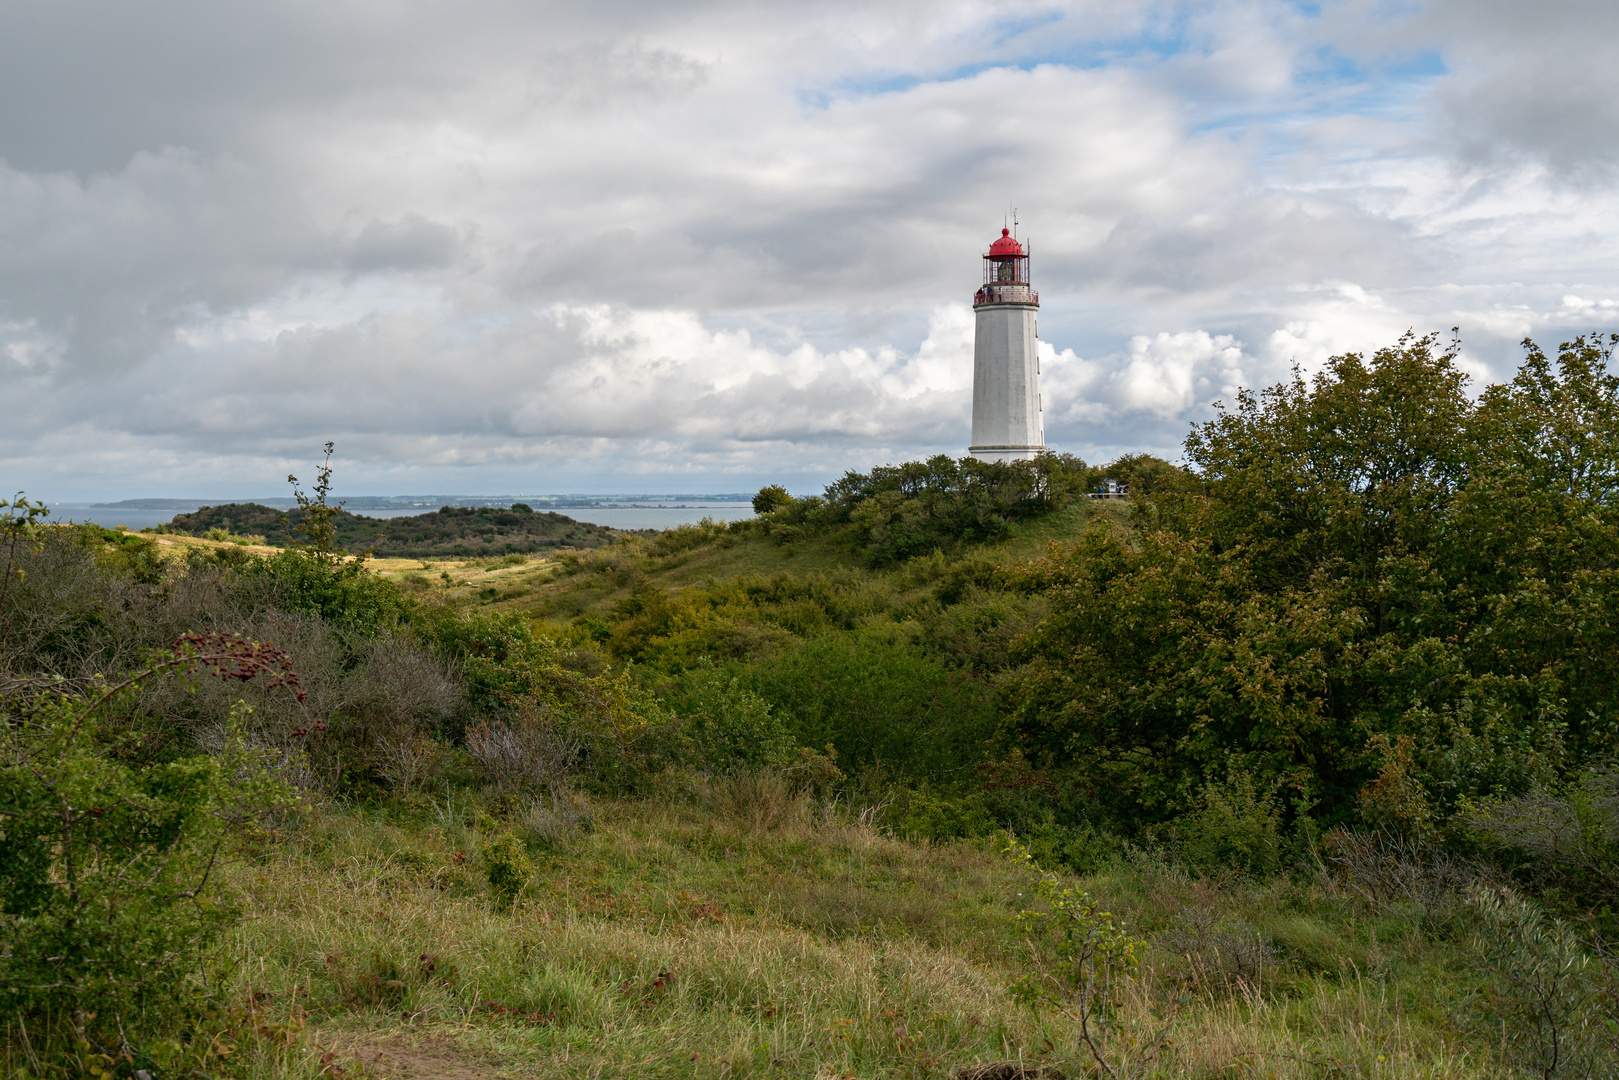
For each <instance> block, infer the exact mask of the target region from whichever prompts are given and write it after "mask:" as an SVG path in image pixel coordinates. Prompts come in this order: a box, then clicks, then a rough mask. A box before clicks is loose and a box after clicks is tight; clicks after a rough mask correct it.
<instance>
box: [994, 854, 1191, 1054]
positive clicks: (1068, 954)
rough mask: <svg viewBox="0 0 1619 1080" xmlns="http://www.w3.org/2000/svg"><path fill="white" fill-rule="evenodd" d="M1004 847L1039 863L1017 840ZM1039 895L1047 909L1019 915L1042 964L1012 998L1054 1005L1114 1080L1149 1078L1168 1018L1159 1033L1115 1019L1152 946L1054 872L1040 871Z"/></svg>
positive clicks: (1016, 987)
mask: <svg viewBox="0 0 1619 1080" xmlns="http://www.w3.org/2000/svg"><path fill="white" fill-rule="evenodd" d="M1006 850H1007V853H1008V854H1010V855H1012V856H1013V857H1014V858H1016V859H1018V860H1020V861H1021V862H1024V863H1026V864H1029V865H1030V866H1031V867H1033V866H1034V860H1033V857H1032V856H1031V855H1030V854H1029V851H1028V849H1027V848H1024V847H1021V846H1019V845H1018V844H1017V843H1015V842H1012V843H1009V844H1008V845H1007V849H1006ZM1035 869H1037V870H1038V867H1035ZM1035 895H1036V896H1037V897H1038V899H1039V900H1040V901H1041V903H1042V904H1043V907H1041V908H1036V909H1031V910H1028V911H1025V912H1023V913H1022V916H1021V918H1022V922H1023V926H1024V931H1025V933H1026V934H1027V935H1028V936H1029V939H1030V951H1031V953H1032V954H1033V957H1034V960H1035V963H1036V965H1037V967H1036V970H1035V972H1033V973H1031V974H1030V975H1028V976H1025V977H1024V978H1023V979H1021V980H1019V982H1017V983H1016V984H1014V986H1013V987H1012V991H1013V994H1014V995H1015V996H1017V997H1018V998H1020V999H1021V1000H1023V1001H1025V1002H1028V1003H1029V1004H1035V1003H1038V1002H1048V1003H1050V1004H1053V1005H1055V1006H1057V1007H1058V1008H1059V1009H1061V1010H1062V1011H1063V1013H1065V1014H1066V1015H1067V1016H1068V1017H1070V1018H1071V1019H1072V1020H1073V1021H1074V1022H1075V1023H1076V1024H1078V1026H1079V1040H1080V1043H1081V1044H1082V1045H1083V1046H1084V1047H1085V1049H1086V1050H1087V1051H1088V1052H1089V1054H1090V1057H1091V1060H1092V1061H1093V1062H1094V1063H1095V1064H1096V1067H1097V1069H1098V1070H1099V1071H1100V1072H1101V1074H1102V1075H1105V1076H1107V1077H1109V1078H1110V1080H1135V1078H1136V1077H1139V1076H1142V1075H1144V1074H1145V1073H1146V1072H1147V1070H1148V1069H1150V1068H1151V1067H1152V1065H1153V1063H1154V1062H1155V1061H1157V1060H1158V1055H1159V1053H1160V1052H1161V1051H1162V1050H1163V1047H1164V1042H1165V1035H1166V1034H1167V1032H1168V1030H1169V1021H1168V1020H1167V1019H1166V1020H1165V1022H1164V1023H1163V1025H1162V1026H1161V1027H1160V1028H1158V1029H1157V1030H1156V1031H1138V1030H1130V1029H1127V1028H1126V1027H1125V1026H1124V1025H1121V1024H1120V1023H1119V1019H1118V1015H1117V1014H1118V1005H1119V999H1120V997H1121V996H1122V994H1123V991H1124V989H1125V984H1126V983H1128V982H1129V981H1130V980H1131V979H1133V978H1134V977H1135V974H1136V970H1137V968H1138V967H1139V966H1140V964H1141V954H1142V952H1143V951H1144V948H1145V946H1146V944H1147V943H1146V942H1145V941H1143V940H1141V939H1138V938H1134V937H1131V936H1130V935H1129V934H1128V933H1126V932H1125V930H1124V928H1123V927H1122V926H1121V925H1120V924H1119V922H1118V920H1117V919H1116V918H1115V917H1114V916H1113V914H1112V913H1111V912H1107V911H1103V910H1102V907H1101V905H1100V904H1099V903H1097V901H1096V900H1094V899H1093V898H1092V897H1091V896H1090V895H1089V894H1088V893H1086V892H1085V891H1084V890H1083V889H1076V888H1072V887H1070V886H1067V885H1064V884H1063V883H1062V881H1061V880H1060V879H1059V878H1058V877H1057V876H1056V875H1055V874H1053V873H1051V872H1050V871H1049V870H1042V871H1039V879H1038V883H1037V884H1036V886H1035Z"/></svg>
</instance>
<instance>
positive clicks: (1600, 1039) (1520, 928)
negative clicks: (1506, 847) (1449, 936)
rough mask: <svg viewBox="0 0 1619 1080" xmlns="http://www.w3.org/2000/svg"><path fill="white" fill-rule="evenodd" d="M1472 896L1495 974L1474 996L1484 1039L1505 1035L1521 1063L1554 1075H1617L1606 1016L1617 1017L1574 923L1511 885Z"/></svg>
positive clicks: (1481, 951)
mask: <svg viewBox="0 0 1619 1080" xmlns="http://www.w3.org/2000/svg"><path fill="white" fill-rule="evenodd" d="M1470 900H1471V907H1472V909H1473V912H1474V913H1475V915H1476V917H1477V919H1478V932H1477V933H1476V934H1475V936H1474V939H1473V943H1472V944H1473V950H1474V953H1475V955H1476V956H1477V957H1478V958H1479V960H1480V961H1481V963H1482V965H1483V967H1484V969H1485V971H1486V972H1487V973H1488V977H1487V979H1486V981H1485V982H1484V984H1483V985H1482V986H1480V987H1478V988H1477V990H1476V991H1475V992H1474V994H1473V998H1472V1006H1473V1010H1474V1012H1475V1013H1476V1015H1477V1017H1478V1019H1479V1020H1480V1021H1482V1023H1481V1024H1480V1025H1479V1034H1480V1035H1481V1037H1484V1038H1487V1039H1490V1040H1491V1041H1493V1040H1494V1039H1495V1038H1496V1037H1497V1035H1498V1033H1499V1039H1500V1042H1501V1048H1502V1050H1503V1051H1505V1053H1506V1055H1507V1057H1508V1058H1510V1059H1511V1061H1512V1062H1513V1064H1515V1065H1517V1066H1518V1067H1520V1068H1522V1069H1523V1070H1524V1071H1526V1072H1528V1073H1530V1074H1532V1075H1536V1076H1541V1077H1546V1078H1548V1080H1549V1078H1551V1077H1559V1076H1568V1077H1581V1078H1585V1077H1599V1076H1603V1077H1606V1076H1613V1075H1614V1070H1615V1068H1619V1057H1616V1056H1615V1055H1614V1050H1615V1049H1616V1047H1615V1045H1614V1035H1613V1031H1612V1030H1610V1029H1609V1027H1608V1025H1607V1024H1605V1023H1604V1022H1603V1021H1604V1020H1605V1019H1606V1020H1607V1021H1609V1022H1612V1021H1613V1020H1615V1019H1616V1017H1615V1016H1614V1014H1613V1006H1612V1002H1610V1001H1605V1000H1603V995H1602V993H1601V991H1600V988H1599V985H1598V982H1597V980H1596V978H1595V973H1594V972H1593V971H1592V965H1591V962H1590V957H1589V956H1588V955H1587V954H1586V951H1585V948H1584V944H1583V943H1582V942H1581V941H1580V938H1579V935H1578V934H1577V933H1576V932H1575V929H1574V927H1573V926H1571V925H1570V924H1568V923H1566V922H1564V921H1563V920H1561V919H1551V918H1547V917H1546V915H1545V913H1544V912H1542V911H1541V910H1540V908H1539V907H1537V906H1536V905H1535V904H1534V903H1533V902H1532V901H1529V900H1526V899H1524V898H1523V897H1521V896H1518V895H1516V894H1515V893H1513V892H1511V891H1509V890H1504V889H1484V888H1480V889H1475V890H1474V891H1473V893H1472V895H1471V897H1470ZM1604 1011H1606V1012H1607V1013H1608V1015H1607V1016H1606V1017H1604V1016H1603V1015H1602V1014H1603V1012H1604Z"/></svg>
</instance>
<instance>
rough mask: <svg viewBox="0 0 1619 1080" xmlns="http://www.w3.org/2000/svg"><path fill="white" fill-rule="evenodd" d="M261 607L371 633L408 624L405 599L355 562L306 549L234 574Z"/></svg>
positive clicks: (277, 555)
mask: <svg viewBox="0 0 1619 1080" xmlns="http://www.w3.org/2000/svg"><path fill="white" fill-rule="evenodd" d="M238 573H239V574H240V577H241V579H242V582H243V584H244V585H245V586H247V587H248V588H249V589H253V590H257V591H259V592H260V593H261V594H262V602H263V603H264V604H265V605H266V606H269V607H273V608H275V609H277V610H280V611H286V612H301V613H305V614H309V615H314V616H317V617H319V618H320V619H322V620H323V621H325V622H327V623H330V624H331V625H333V626H337V627H342V628H345V629H349V630H355V631H359V632H361V633H365V634H375V633H379V632H381V631H384V630H389V629H393V628H396V627H399V626H402V625H404V624H406V623H408V622H409V621H410V619H411V617H412V615H413V611H414V609H413V605H412V603H411V600H410V597H409V595H408V594H407V593H406V592H405V591H404V590H403V589H401V588H400V587H399V586H398V585H397V584H395V583H394V582H392V581H390V580H388V579H387V578H383V577H379V576H378V575H376V574H373V573H370V572H369V571H368V570H367V569H366V567H365V565H364V563H362V562H360V561H358V560H355V559H345V558H343V557H341V556H335V555H329V554H323V553H321V552H319V551H316V550H314V549H311V548H288V549H287V550H285V551H278V552H276V553H275V554H274V555H269V556H266V557H264V558H261V559H254V560H253V561H251V562H248V563H246V564H244V565H243V566H242V567H241V568H240V570H239V571H238Z"/></svg>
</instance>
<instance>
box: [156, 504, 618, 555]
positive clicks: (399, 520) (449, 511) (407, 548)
mask: <svg viewBox="0 0 1619 1080" xmlns="http://www.w3.org/2000/svg"><path fill="white" fill-rule="evenodd" d="M301 518H302V511H299V510H277V509H275V508H274V507H270V506H264V505H261V504H259V503H229V504H227V505H225V506H204V507H203V508H201V509H200V510H198V511H197V512H196V513H194V514H177V515H176V516H175V518H174V520H173V521H172V522H171V523H170V524H169V528H170V529H172V530H174V531H175V532H179V533H190V534H191V535H193V536H201V535H203V534H205V533H206V532H208V531H209V530H210V529H225V530H226V531H228V532H232V533H238V534H254V533H257V534H260V535H262V536H264V538H265V539H266V541H267V542H269V543H271V544H274V545H276V546H277V547H284V546H285V545H286V544H287V541H288V536H287V530H288V529H291V528H292V527H294V526H296V525H297V524H298V522H299V520H301ZM283 522H285V523H286V526H285V528H284V527H283V525H282V523H283ZM336 525H337V542H338V545H339V546H340V547H343V548H346V549H348V550H351V551H357V550H362V549H364V548H366V547H367V546H369V547H370V550H371V553H372V554H373V555H379V556H383V557H404V558H411V557H416V556H427V555H440V556H446V555H471V556H477V555H507V554H511V553H514V552H516V553H533V552H537V551H550V550H554V549H556V548H596V547H603V546H605V545H607V544H611V543H613V542H614V540H615V539H617V537H618V536H619V535H620V534H619V533H618V532H616V531H614V530H612V529H609V528H606V527H604V526H601V525H591V524H588V523H586V522H583V521H575V520H574V519H573V518H570V517H564V516H562V515H561V514H553V513H548V512H535V511H533V510H529V509H527V508H524V507H522V504H518V506H515V507H513V508H512V509H509V510H505V509H495V508H491V507H482V508H479V509H471V508H465V507H451V506H445V507H440V508H439V510H438V511H437V512H434V513H428V514H416V515H414V516H412V517H393V518H374V517H366V516H364V515H362V514H351V513H349V512H348V511H347V510H340V511H338V514H337V519H336Z"/></svg>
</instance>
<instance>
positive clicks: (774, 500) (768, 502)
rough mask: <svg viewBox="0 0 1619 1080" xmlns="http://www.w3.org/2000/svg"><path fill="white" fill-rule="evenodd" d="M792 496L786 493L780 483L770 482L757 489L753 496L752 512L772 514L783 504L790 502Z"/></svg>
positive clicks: (786, 504)
mask: <svg viewBox="0 0 1619 1080" xmlns="http://www.w3.org/2000/svg"><path fill="white" fill-rule="evenodd" d="M792 501H793V497H792V496H791V495H789V494H787V489H786V488H784V487H782V486H781V485H780V484H770V485H767V486H766V487H762V488H760V489H759V493H758V494H757V495H755V496H754V497H753V512H754V513H755V514H773V513H775V512H776V511H777V510H780V509H781V508H782V507H784V506H788V505H790V504H791V503H792Z"/></svg>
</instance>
